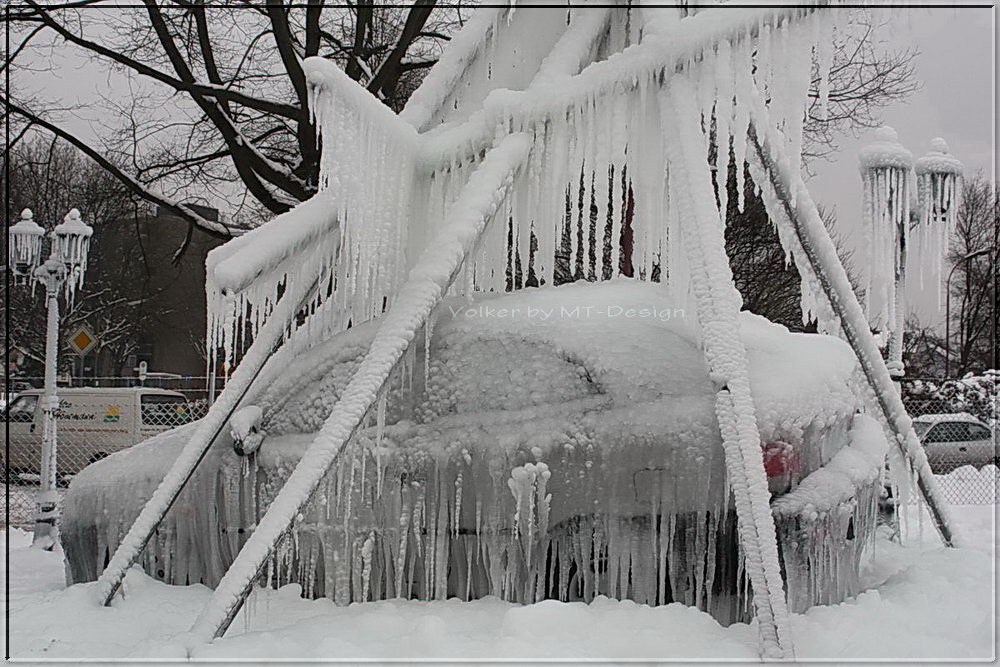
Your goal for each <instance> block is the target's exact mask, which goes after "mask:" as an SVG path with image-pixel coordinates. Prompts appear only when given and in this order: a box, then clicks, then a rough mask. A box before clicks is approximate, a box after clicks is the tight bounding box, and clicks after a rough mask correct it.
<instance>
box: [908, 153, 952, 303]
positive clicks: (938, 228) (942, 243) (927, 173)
mask: <svg viewBox="0 0 1000 667" xmlns="http://www.w3.org/2000/svg"><path fill="white" fill-rule="evenodd" d="M915 171H916V175H917V222H916V225H915V227H914V228H913V229H912V230H911V232H910V233H911V235H912V237H913V243H912V244H911V245H910V252H911V253H912V255H911V256H912V258H913V259H914V260H915V261H916V262H917V266H919V267H920V284H921V287H923V283H924V279H925V275H926V276H928V280H929V281H930V282H931V284H932V285H935V288H936V286H937V285H939V283H940V282H941V262H942V260H943V258H944V254H945V251H946V250H947V248H948V236H949V234H950V233H951V230H952V229H954V227H955V217H956V215H957V212H958V193H959V188H960V187H961V182H962V172H963V166H962V163H961V162H959V161H958V160H957V159H956V158H955V157H953V156H952V155H951V154H950V153H949V152H948V144H947V143H946V142H945V140H944V139H942V138H941V137H938V138H936V139H934V140H933V141H931V150H930V152H929V153H927V154H926V155H924V156H923V157H922V158H920V159H919V160H917V163H916V167H915ZM937 292H938V307H940V306H941V304H940V300H941V294H940V290H939V289H938V290H937Z"/></svg>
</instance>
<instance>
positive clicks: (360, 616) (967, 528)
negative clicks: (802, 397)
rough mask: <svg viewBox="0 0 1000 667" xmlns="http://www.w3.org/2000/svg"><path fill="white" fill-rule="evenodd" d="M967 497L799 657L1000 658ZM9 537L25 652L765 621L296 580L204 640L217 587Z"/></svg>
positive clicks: (684, 637)
mask: <svg viewBox="0 0 1000 667" xmlns="http://www.w3.org/2000/svg"><path fill="white" fill-rule="evenodd" d="M952 509H953V512H954V516H955V519H956V521H957V522H958V523H959V528H960V530H961V531H962V534H963V536H964V537H965V540H966V543H967V545H966V546H965V547H963V548H960V549H944V548H942V547H940V546H938V545H937V544H936V540H935V538H934V537H933V530H932V529H931V528H930V523H926V524H925V530H924V532H925V539H924V541H923V543H922V544H921V543H920V541H919V535H918V532H919V522H918V521H916V520H915V515H914V516H911V517H910V518H911V521H910V522H909V531H910V533H911V536H910V538H909V539H908V545H907V546H906V547H902V546H900V545H898V544H896V543H894V542H891V541H889V540H888V539H887V536H886V535H885V534H883V535H880V537H879V538H878V540H877V543H876V545H875V557H874V559H873V560H872V561H871V562H870V564H869V565H868V566H867V568H866V570H865V572H864V574H863V578H864V581H865V587H866V589H867V590H866V591H865V592H864V593H862V594H861V595H859V596H858V597H856V598H854V599H851V600H848V601H847V602H844V603H842V604H839V605H834V606H826V607H813V608H812V609H810V610H809V611H808V612H806V613H805V614H795V615H794V616H793V619H792V630H793V633H794V639H795V645H796V655H797V657H798V658H799V659H834V660H838V659H843V660H848V659H850V660H856V659H901V660H906V659H918V658H919V659H936V660H956V659H992V658H993V657H994V656H995V645H996V643H995V627H996V626H995V614H994V591H995V572H994V536H995V530H994V525H995V506H993V505H958V506H953V508H952ZM5 537H6V540H7V549H8V554H9V567H10V572H9V575H10V590H9V595H10V642H11V644H10V647H9V651H10V654H11V656H12V657H15V658H34V659H38V658H43V659H48V658H63V659H74V658H95V659H102V658H104V659H110V658H118V659H125V660H128V659H140V658H144V659H150V658H152V659H165V658H183V657H185V656H191V657H194V658H230V659H242V660H252V659H269V658H270V659H281V658H285V659H290V658H327V659H330V658H347V659H361V658H365V659H372V658H374V659H379V658H381V659H394V658H396V659H398V658H430V659H435V658H436V659H444V658H452V659H455V658H458V659H462V658H466V659H475V658H480V659H481V658H522V659H523V658H539V659H552V658H563V659H578V658H589V659H617V658H621V659H624V658H633V659H635V658H649V659H684V658H689V659H690V658H703V659H704V658H708V659H756V658H757V645H756V642H757V632H756V630H755V629H754V628H753V627H751V626H747V625H744V624H736V625H732V626H730V627H728V628H726V627H722V626H720V625H719V624H718V623H717V622H716V621H715V620H714V619H713V618H712V617H711V616H709V615H708V614H705V613H702V612H699V611H697V610H695V609H693V608H688V607H684V606H682V605H679V604H671V605H667V606H664V607H648V606H645V605H637V604H635V603H633V602H618V601H614V600H609V599H606V598H601V599H598V600H597V601H596V602H594V603H593V604H591V605H586V604H583V603H561V602H555V601H546V602H541V603H538V604H533V605H527V606H522V605H515V604H509V603H506V602H501V601H500V600H497V599H495V598H494V599H484V600H479V601H476V602H470V603H466V602H460V601H457V600H448V601H439V602H416V601H403V600H389V601H381V602H369V603H360V604H353V605H350V606H348V607H337V606H335V605H334V604H333V603H332V602H330V601H329V600H325V599H324V600H303V599H301V598H299V589H298V587H297V586H286V587H284V588H282V589H281V590H278V591H270V590H266V591H265V590H261V591H257V592H256V593H255V594H254V596H253V597H252V598H251V602H250V604H249V605H248V611H249V613H241V614H240V617H238V618H237V620H236V622H235V623H234V624H233V626H232V628H231V629H230V631H229V634H228V636H227V637H226V638H224V639H222V640H218V641H216V642H215V643H213V644H211V645H207V646H205V645H202V646H189V644H190V642H189V641H188V640H187V638H186V636H185V635H186V632H187V630H188V629H189V628H190V626H191V623H192V622H193V620H194V618H195V617H196V616H197V614H198V612H199V611H200V610H201V608H202V606H203V605H204V604H205V602H206V601H207V600H208V597H209V594H210V592H211V591H210V590H209V589H207V588H205V587H204V586H200V585H198V586H184V587H182V586H168V585H166V584H163V583H160V582H158V581H156V580H153V579H151V578H149V577H147V576H146V575H145V574H143V573H142V572H140V571H139V570H133V571H131V572H130V573H129V575H128V578H127V580H126V589H125V593H126V597H125V599H123V600H122V599H119V600H118V601H116V603H115V604H114V606H113V607H111V608H109V609H104V608H100V607H98V606H97V605H96V603H95V602H94V599H93V584H82V585H77V586H73V587H71V588H65V587H64V585H63V563H62V556H61V554H60V553H58V552H56V553H45V552H38V551H34V550H31V549H30V548H29V545H30V542H31V536H30V534H29V533H26V532H24V531H22V530H19V529H16V528H12V529H10V530H8V531H6V532H5Z"/></svg>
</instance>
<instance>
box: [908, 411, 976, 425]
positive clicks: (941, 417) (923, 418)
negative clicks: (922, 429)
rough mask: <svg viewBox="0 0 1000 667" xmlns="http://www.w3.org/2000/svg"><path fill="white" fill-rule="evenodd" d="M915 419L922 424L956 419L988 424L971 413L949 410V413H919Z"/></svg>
mask: <svg viewBox="0 0 1000 667" xmlns="http://www.w3.org/2000/svg"><path fill="white" fill-rule="evenodd" d="M913 421H915V422H919V423H921V424H936V423H938V422H943V421H956V422H957V421H966V422H972V423H974V424H980V425H982V426H986V424H983V422H982V420H981V419H979V417H976V416H975V415H971V414H969V413H968V412H948V413H939V414H930V415H919V416H917V417H914V418H913Z"/></svg>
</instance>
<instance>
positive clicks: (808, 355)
mask: <svg viewBox="0 0 1000 667" xmlns="http://www.w3.org/2000/svg"><path fill="white" fill-rule="evenodd" d="M674 306H675V304H672V303H671V302H670V300H669V296H668V293H667V291H666V289H665V288H664V287H662V286H661V285H658V284H655V283H644V282H639V281H635V280H628V279H622V280H616V281H610V282H606V283H600V284H592V283H575V284H570V285H563V286H559V287H545V288H538V289H525V290H521V291H518V292H515V293H511V294H505V295H486V296H479V297H477V298H475V299H474V300H473V301H471V302H470V301H466V300H464V299H453V300H449V301H446V302H445V303H443V304H442V305H441V307H439V308H438V310H437V311H436V313H435V324H434V326H433V327H432V332H433V333H432V335H431V343H430V348H431V353H430V362H429V364H430V366H431V368H432V370H433V373H432V375H431V381H430V385H429V388H428V394H429V395H428V396H425V397H424V398H426V399H427V400H428V403H429V410H430V412H431V413H433V414H432V415H431V416H439V417H440V416H442V415H452V416H454V415H465V416H466V418H467V419H466V420H468V419H472V420H475V418H476V417H475V415H476V414H477V413H481V412H495V411H503V410H507V411H518V410H522V411H523V410H527V411H528V412H526V413H525V414H524V418H525V421H530V420H534V419H536V418H537V415H535V414H534V413H533V412H531V409H532V408H540V407H542V406H550V407H554V406H556V405H558V404H560V403H572V402H575V401H580V400H586V399H588V398H594V396H593V394H595V393H596V394H599V395H600V396H601V397H602V398H604V399H606V400H605V401H604V404H603V407H604V408H607V407H612V408H617V409H619V410H623V411H631V412H632V413H633V414H632V415H631V416H626V415H624V414H622V415H620V419H616V420H615V421H616V422H617V428H620V429H625V430H627V429H631V428H635V423H643V424H645V425H646V426H648V427H654V424H657V423H659V425H661V426H663V427H665V428H666V430H667V431H673V428H672V427H671V426H670V424H673V422H675V421H676V420H681V421H688V422H691V421H694V422H697V423H698V424H699V426H701V425H705V426H709V425H710V426H711V427H712V428H715V421H714V419H715V417H714V410H713V405H714V402H713V398H712V397H713V396H714V394H715V391H716V390H715V388H714V386H713V382H712V381H711V380H710V378H709V374H708V369H707V367H706V364H705V361H704V356H703V354H702V352H701V349H700V347H699V345H698V342H697V340H698V338H697V333H696V331H697V323H696V321H695V319H696V318H695V316H694V314H693V313H685V312H681V311H680V310H679V309H676V308H675V307H674ZM740 322H741V327H742V332H743V338H744V341H745V343H746V346H747V349H748V353H749V358H750V376H751V383H752V386H753V391H754V400H755V406H756V408H757V418H758V422H759V426H760V430H761V435H762V437H763V438H764V439H765V440H768V439H770V438H772V437H775V436H781V437H788V438H792V439H796V435H798V436H801V432H802V431H803V430H804V429H805V428H808V427H809V425H810V424H818V425H820V426H822V425H828V424H830V423H832V422H834V421H837V420H840V419H843V418H845V417H846V416H849V415H851V414H853V413H854V411H855V410H856V409H857V406H858V405H859V398H858V396H857V395H856V394H855V392H854V389H853V379H854V377H855V372H856V361H855V358H854V355H853V353H852V352H851V350H850V348H849V347H848V346H847V345H846V344H845V343H844V342H843V341H841V340H839V339H836V338H834V337H831V336H821V335H815V334H798V333H791V332H789V331H788V330H787V329H786V328H785V327H782V326H780V325H777V324H773V323H771V322H769V321H768V320H766V319H765V318H763V317H759V316H756V315H753V314H751V313H747V312H744V313H742V314H741V317H740ZM373 332H374V326H373V325H372V324H366V325H362V326H359V327H355V328H353V329H350V330H348V331H347V332H345V333H343V334H341V335H339V336H338V337H337V338H336V339H334V340H331V341H330V342H329V343H324V344H321V345H318V346H316V347H314V348H312V349H310V350H307V351H305V352H300V353H299V354H297V355H294V356H293V354H292V352H293V351H294V345H292V346H289V350H288V351H287V352H286V353H285V354H284V355H282V354H279V355H275V358H273V359H272V361H271V362H269V364H268V365H269V366H270V368H268V369H265V371H264V373H263V375H265V376H266V377H267V379H266V381H264V382H262V383H261V386H262V387H263V389H261V390H258V391H252V392H251V393H252V394H254V396H253V397H252V398H248V402H252V403H256V404H258V405H260V406H261V407H262V408H263V409H264V412H265V423H266V424H267V422H270V427H271V428H269V429H268V430H269V431H270V432H273V433H295V432H311V431H315V430H317V429H318V427H319V425H320V424H321V423H322V420H323V419H324V418H325V417H326V414H328V413H329V409H328V408H329V407H331V406H332V402H333V401H335V399H336V396H337V395H339V391H340V389H341V388H342V387H343V386H344V385H345V384H346V382H347V381H348V379H349V378H350V374H351V372H352V371H353V368H355V367H356V364H357V363H359V362H360V359H361V357H362V356H363V355H364V353H365V351H366V350H367V344H368V341H369V340H370V337H371V335H372V333H373ZM416 347H418V348H419V347H421V345H420V344H419V343H418V345H417V346H416ZM415 354H416V356H417V357H422V356H423V354H424V353H423V351H422V350H421V351H417V352H415ZM418 361H419V360H418ZM411 372H415V373H418V374H421V373H423V372H424V371H423V370H422V369H421V370H416V371H411ZM435 375H437V377H438V378H444V379H443V380H441V381H435ZM581 378H585V379H586V383H585V384H587V385H588V386H589V389H588V387H584V386H581V381H580V379H581ZM435 392H437V393H435ZM608 403H610V406H609V405H608ZM643 406H646V407H643ZM591 409H592V408H591ZM290 412H291V413H296V414H295V415H293V417H292V418H291V421H293V422H298V423H297V424H294V423H293V424H287V423H282V424H280V425H279V424H278V423H277V422H283V421H288V415H289V413H290ZM282 413H285V414H284V415H283V414H282ZM640 413H641V414H640ZM541 416H542V417H544V416H546V413H545V411H542V412H541ZM424 421H428V420H427V419H425V420H424ZM266 427H267V426H266ZM275 427H277V428H275Z"/></svg>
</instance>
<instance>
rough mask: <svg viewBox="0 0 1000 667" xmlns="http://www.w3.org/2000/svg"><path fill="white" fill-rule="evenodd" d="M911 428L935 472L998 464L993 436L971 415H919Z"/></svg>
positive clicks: (941, 472)
mask: <svg viewBox="0 0 1000 667" xmlns="http://www.w3.org/2000/svg"><path fill="white" fill-rule="evenodd" d="M913 428H914V429H915V430H916V432H917V436H919V437H920V441H921V442H922V443H923V445H924V450H925V451H926V452H927V460H928V462H929V463H930V464H931V470H933V471H934V472H935V473H938V474H944V473H948V472H951V471H952V470H955V469H956V468H960V467H962V466H966V465H971V466H975V467H976V468H980V467H982V466H984V465H987V464H990V463H998V462H1000V457H998V454H997V447H996V441H995V439H994V435H993V433H992V432H991V431H990V429H989V427H988V426H986V424H984V423H983V422H981V421H980V420H979V419H977V418H976V417H974V416H973V415H970V414H967V413H962V412H959V413H952V414H935V415H920V416H919V417H914V418H913Z"/></svg>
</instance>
